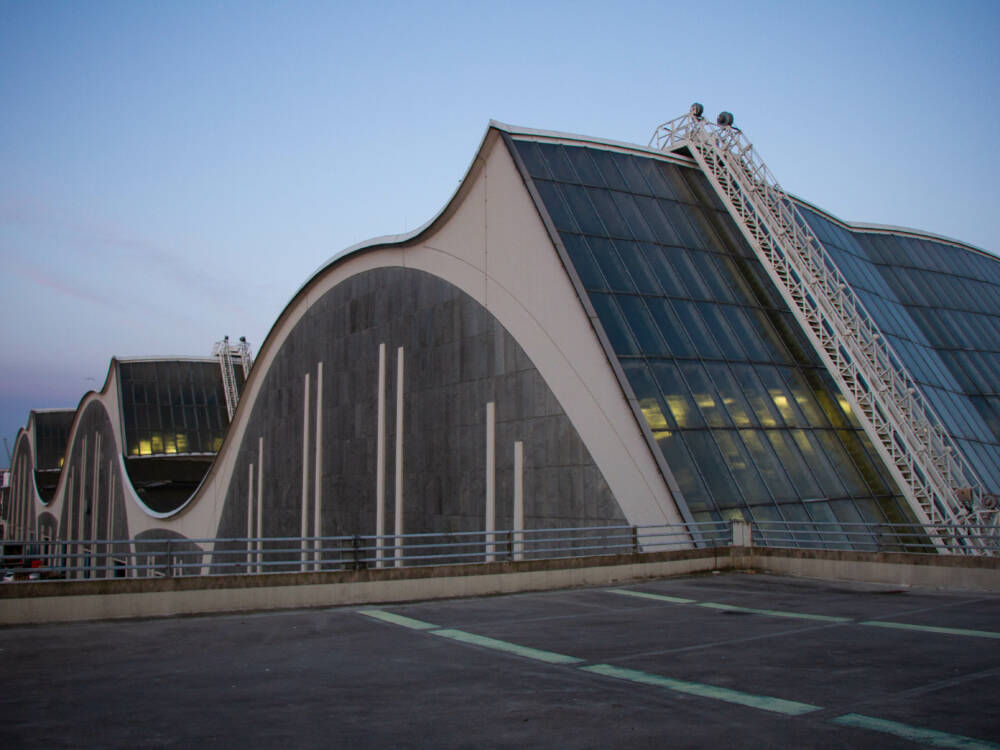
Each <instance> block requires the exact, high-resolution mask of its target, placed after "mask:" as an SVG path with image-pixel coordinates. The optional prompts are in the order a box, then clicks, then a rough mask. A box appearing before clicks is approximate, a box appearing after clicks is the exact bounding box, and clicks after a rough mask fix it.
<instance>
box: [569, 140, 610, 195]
mask: <svg viewBox="0 0 1000 750" xmlns="http://www.w3.org/2000/svg"><path fill="white" fill-rule="evenodd" d="M563 148H564V151H565V153H566V156H567V157H568V158H569V161H570V163H571V164H572V165H573V168H574V169H575V170H576V173H577V175H579V177H580V180H581V181H582V182H583V183H584V184H585V185H594V186H595V187H601V188H602V187H605V183H604V177H603V176H602V175H601V172H600V170H598V168H597V165H596V164H594V160H593V159H592V158H591V157H590V149H586V148H577V147H574V146H564V147H563Z"/></svg>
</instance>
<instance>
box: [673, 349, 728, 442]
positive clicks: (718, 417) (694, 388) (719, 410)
mask: <svg viewBox="0 0 1000 750" xmlns="http://www.w3.org/2000/svg"><path fill="white" fill-rule="evenodd" d="M680 368H681V373H682V374H683V375H684V379H685V380H686V381H687V383H688V385H689V386H690V387H691V394H692V395H693V396H694V401H695V403H696V404H698V408H700V409H701V413H702V414H704V415H705V421H706V422H707V423H708V426H709V427H732V426H733V425H732V422H730V420H729V414H728V413H727V412H726V409H725V408H724V407H723V405H722V399H721V398H720V397H719V394H718V393H716V391H715V387H714V386H713V385H712V381H710V380H709V379H708V375H707V373H706V372H705V368H704V367H703V366H702V365H700V364H698V363H697V362H681V363H680Z"/></svg>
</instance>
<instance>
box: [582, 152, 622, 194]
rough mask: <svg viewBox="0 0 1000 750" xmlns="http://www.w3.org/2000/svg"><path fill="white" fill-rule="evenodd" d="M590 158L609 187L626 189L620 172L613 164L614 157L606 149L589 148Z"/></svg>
mask: <svg viewBox="0 0 1000 750" xmlns="http://www.w3.org/2000/svg"><path fill="white" fill-rule="evenodd" d="M589 153H590V156H591V158H592V159H593V160H594V163H595V164H597V168H598V170H600V173H601V175H602V176H603V177H604V182H605V183H606V184H607V186H608V187H609V188H612V189H614V190H628V186H627V185H626V184H625V180H624V179H622V175H621V172H619V171H618V167H616V166H615V157H614V156H613V155H612V154H610V153H608V152H607V151H601V150H599V149H589Z"/></svg>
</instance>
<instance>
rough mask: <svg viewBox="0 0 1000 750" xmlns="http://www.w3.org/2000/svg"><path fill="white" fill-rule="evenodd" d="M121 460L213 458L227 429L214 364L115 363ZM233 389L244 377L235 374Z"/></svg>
mask: <svg viewBox="0 0 1000 750" xmlns="http://www.w3.org/2000/svg"><path fill="white" fill-rule="evenodd" d="M118 377H119V387H120V393H121V407H122V423H123V427H124V430H125V454H126V456H128V457H130V458H135V457H143V456H176V455H186V454H206V453H216V452H217V451H218V450H219V448H220V447H221V446H222V440H223V438H224V437H225V435H226V430H227V429H228V427H229V418H228V415H227V413H226V396H225V393H224V391H223V388H222V376H221V374H220V371H219V365H218V363H217V362H216V361H214V360H202V361H199V360H161V361H143V362H119V363H118ZM236 384H237V387H238V388H240V389H242V387H243V373H242V371H239V370H237V379H236Z"/></svg>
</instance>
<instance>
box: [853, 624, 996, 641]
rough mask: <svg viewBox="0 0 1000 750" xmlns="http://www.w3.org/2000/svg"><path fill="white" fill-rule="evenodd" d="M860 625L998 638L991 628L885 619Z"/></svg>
mask: <svg viewBox="0 0 1000 750" xmlns="http://www.w3.org/2000/svg"><path fill="white" fill-rule="evenodd" d="M859 624H861V625H874V626H875V627H877V628H898V629H899V630H919V631H922V632H924V633H942V634H944V635H966V636H971V637H973V638H1000V633H997V632H994V631H992V630H966V629H965V628H942V627H938V626H937V625H911V624H910V623H907V622H887V621H885V620H866V621H865V622H862V623H859Z"/></svg>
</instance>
